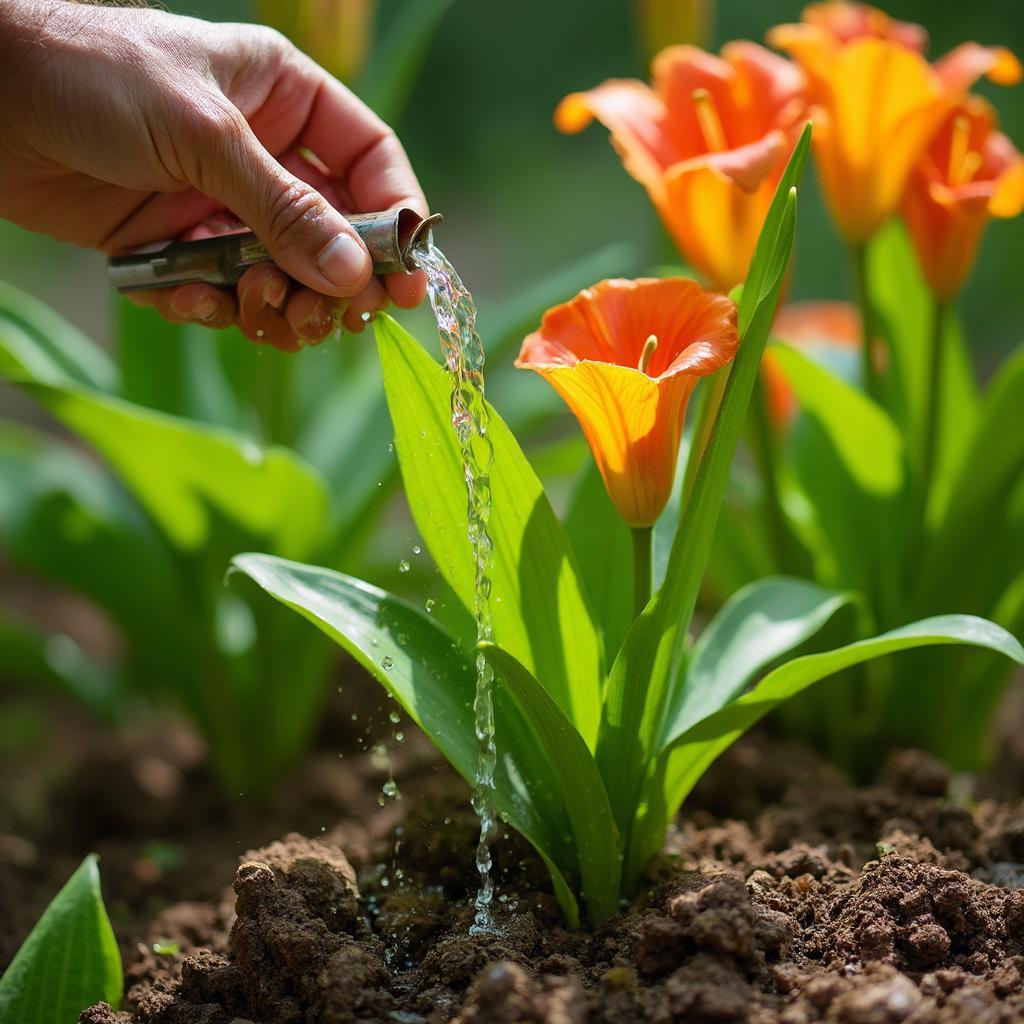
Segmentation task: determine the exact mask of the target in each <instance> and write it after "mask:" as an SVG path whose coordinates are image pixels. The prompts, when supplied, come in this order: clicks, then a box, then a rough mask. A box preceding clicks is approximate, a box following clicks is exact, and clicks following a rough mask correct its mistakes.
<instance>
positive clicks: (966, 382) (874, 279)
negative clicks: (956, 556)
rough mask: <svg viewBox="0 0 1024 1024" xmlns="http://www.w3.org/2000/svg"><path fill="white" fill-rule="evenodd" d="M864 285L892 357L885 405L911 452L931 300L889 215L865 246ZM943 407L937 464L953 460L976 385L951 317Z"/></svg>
mask: <svg viewBox="0 0 1024 1024" xmlns="http://www.w3.org/2000/svg"><path fill="white" fill-rule="evenodd" d="M867 255H868V287H869V290H870V294H871V301H872V304H873V305H874V307H875V311H876V314H877V315H878V316H879V318H880V319H881V321H882V323H883V324H884V332H885V336H886V338H887V339H888V341H889V347H890V352H891V357H892V362H891V370H890V372H889V373H887V374H886V375H885V380H884V389H885V392H886V394H885V404H886V407H887V408H888V409H889V410H890V411H891V412H892V415H893V417H894V418H895V420H896V422H897V423H898V424H899V426H900V429H901V433H902V434H904V435H905V436H907V437H908V439H909V446H910V450H911V451H916V452H919V451H921V450H922V448H923V445H924V431H925V400H926V396H927V390H928V372H929V371H928V367H929V361H930V357H929V349H930V347H931V330H932V315H933V302H934V299H933V297H932V294H931V291H930V289H929V288H928V285H927V284H926V283H925V280H924V278H923V277H922V275H921V271H920V268H919V265H918V260H917V255H916V253H915V252H914V249H913V246H912V244H911V242H910V238H909V236H908V234H907V230H906V228H905V226H904V225H903V223H902V222H901V221H900V220H899V219H898V218H895V217H894V218H893V219H892V220H891V221H890V222H889V223H888V224H887V225H885V226H884V227H883V228H882V229H881V230H880V231H879V232H878V233H877V234H876V235H875V237H874V238H872V240H871V242H870V244H869V246H868V254H867ZM942 344H943V347H944V351H943V358H942V364H943V375H942V394H943V406H944V408H945V409H946V410H947V411H948V412H949V413H950V414H952V416H953V418H952V419H950V420H947V419H946V418H945V417H943V420H944V422H945V423H946V424H947V425H949V426H951V427H952V429H947V430H940V435H939V445H938V452H937V466H938V467H939V468H940V470H941V468H942V467H943V466H945V465H946V464H948V462H949V461H950V460H951V459H954V458H955V456H956V453H957V451H958V450H959V445H960V440H961V438H962V436H963V434H962V431H964V430H965V429H966V430H967V431H969V429H970V426H971V421H972V419H973V415H974V412H975V409H976V406H977V401H978V398H977V385H976V383H975V381H974V373H973V371H972V369H971V363H970V358H969V355H968V352H967V347H966V345H965V344H964V339H963V336H962V334H961V332H960V329H959V326H958V324H957V322H956V318H955V317H954V316H949V317H947V330H946V332H945V335H944V337H943V342H942Z"/></svg>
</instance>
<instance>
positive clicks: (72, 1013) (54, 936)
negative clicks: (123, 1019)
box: [0, 854, 122, 1024]
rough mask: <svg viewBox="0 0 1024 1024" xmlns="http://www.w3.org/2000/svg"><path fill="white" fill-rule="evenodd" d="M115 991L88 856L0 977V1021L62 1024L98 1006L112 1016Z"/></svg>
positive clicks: (117, 973)
mask: <svg viewBox="0 0 1024 1024" xmlns="http://www.w3.org/2000/svg"><path fill="white" fill-rule="evenodd" d="M121 987H122V980H121V956H120V953H119V952H118V949H117V942H116V941H115V939H114V933H113V931H112V930H111V928H110V921H109V920H108V918H107V912H106V909H105V908H104V906H103V895H102V893H101V892H100V873H99V869H98V868H97V864H96V856H95V855H94V854H90V855H89V856H88V857H86V858H85V860H84V861H82V864H81V866H80V867H79V868H78V870H77V871H76V872H75V873H74V874H73V875H72V876H71V878H69V879H68V881H67V883H66V884H65V886H64V888H63V889H61V891H60V892H59V893H57V895H56V896H55V897H54V898H53V900H52V902H51V903H50V905H49V906H48V907H47V908H46V910H45V911H44V912H43V916H42V917H41V918H40V919H39V920H38V922H36V925H35V927H34V928H33V929H32V931H31V933H30V934H29V936H28V938H27V939H26V940H25V942H24V943H23V944H22V946H21V948H20V949H19V950H18V952H17V953H15V955H14V959H13V960H12V961H11V962H10V964H9V965H8V967H7V970H6V971H5V972H4V974H3V976H2V977H0V1020H2V1021H4V1022H8V1024H68V1022H69V1021H74V1020H77V1019H78V1015H79V1014H80V1013H81V1012H82V1010H84V1009H85V1008H86V1007H87V1006H92V1005H93V1004H94V1003H98V1002H100V1001H101V1000H102V1001H104V1002H106V1003H109V1004H110V1005H111V1006H112V1007H113V1008H114V1009H115V1010H116V1009H117V1007H118V1005H119V1004H120V1002H121Z"/></svg>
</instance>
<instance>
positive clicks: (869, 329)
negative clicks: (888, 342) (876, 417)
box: [852, 243, 882, 402]
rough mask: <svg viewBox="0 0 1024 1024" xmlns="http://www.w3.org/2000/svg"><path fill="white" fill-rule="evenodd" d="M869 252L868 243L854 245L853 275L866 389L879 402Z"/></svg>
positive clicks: (879, 392)
mask: <svg viewBox="0 0 1024 1024" xmlns="http://www.w3.org/2000/svg"><path fill="white" fill-rule="evenodd" d="M867 252H868V250H867V244H866V243H861V244H860V245H856V246H854V247H853V250H852V256H853V275H854V283H855V285H856V289H857V305H858V307H859V309H860V339H861V345H860V358H861V373H862V375H863V378H864V390H865V392H866V393H867V395H868V396H869V397H871V398H873V399H874V400H875V401H876V402H879V401H881V397H882V395H881V381H880V380H879V377H878V371H877V368H876V366H875V360H874V358H873V357H874V346H875V340H876V339H877V338H878V329H877V328H878V324H877V320H876V317H875V309H874V306H873V305H872V304H871V294H870V291H871V290H870V288H869V287H868V256H867Z"/></svg>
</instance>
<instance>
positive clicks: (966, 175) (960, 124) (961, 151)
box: [947, 114, 981, 186]
mask: <svg viewBox="0 0 1024 1024" xmlns="http://www.w3.org/2000/svg"><path fill="white" fill-rule="evenodd" d="M970 140H971V122H970V119H969V118H968V117H966V116H964V115H963V114H960V115H959V116H958V117H957V118H956V119H955V120H954V121H953V135H952V138H951V139H950V141H949V168H948V170H947V177H948V178H949V183H950V185H953V186H956V185H966V184H967V182H969V181H970V180H971V179H972V178H973V177H974V175H975V174H977V173H978V168H979V167H981V154H980V153H975V152H974V151H973V150H971V149H970V148H969V147H970Z"/></svg>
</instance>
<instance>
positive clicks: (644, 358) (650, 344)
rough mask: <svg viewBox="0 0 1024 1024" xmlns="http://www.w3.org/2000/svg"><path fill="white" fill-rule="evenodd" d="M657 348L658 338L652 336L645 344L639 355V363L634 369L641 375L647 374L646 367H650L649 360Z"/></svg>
mask: <svg viewBox="0 0 1024 1024" xmlns="http://www.w3.org/2000/svg"><path fill="white" fill-rule="evenodd" d="M657 347H658V336H657V335H656V334H652V335H651V336H650V337H649V338H648V339H647V340H646V341H645V342H644V348H643V351H642V352H641V353H640V362H639V363H637V364H636V368H637V369H638V370H639V371H640V372H641V373H646V372H647V367H648V366H650V365H651V359H652V358H653V357H654V352H655V350H656V349H657Z"/></svg>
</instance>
